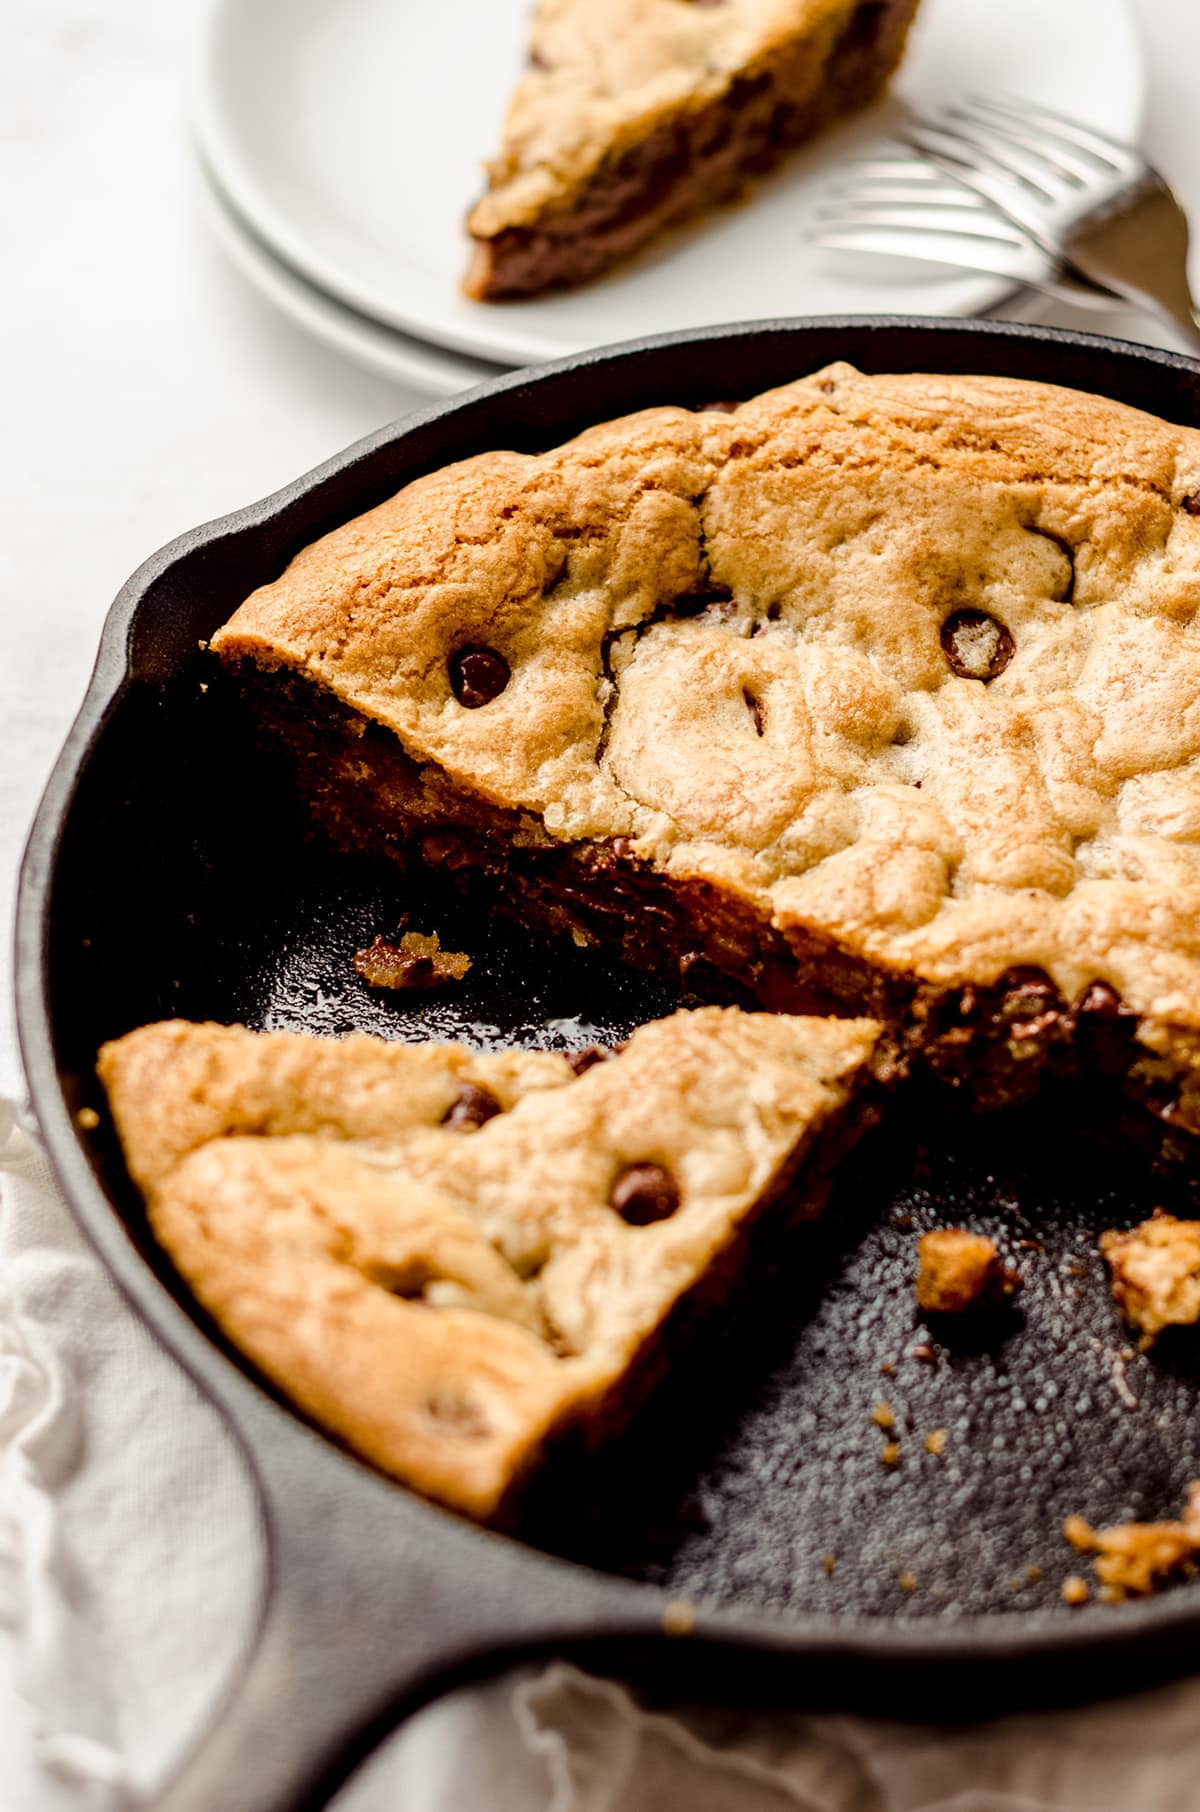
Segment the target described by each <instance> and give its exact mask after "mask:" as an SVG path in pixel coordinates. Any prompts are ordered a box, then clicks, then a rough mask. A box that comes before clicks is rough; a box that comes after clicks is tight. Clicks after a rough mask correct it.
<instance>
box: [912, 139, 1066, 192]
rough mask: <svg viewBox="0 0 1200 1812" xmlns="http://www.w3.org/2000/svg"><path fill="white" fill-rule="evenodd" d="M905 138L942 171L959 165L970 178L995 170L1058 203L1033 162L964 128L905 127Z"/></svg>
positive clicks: (1041, 170) (1043, 172)
mask: <svg viewBox="0 0 1200 1812" xmlns="http://www.w3.org/2000/svg"><path fill="white" fill-rule="evenodd" d="M905 138H906V140H907V142H908V143H909V144H910V145H915V146H916V148H917V150H918V151H923V152H924V153H925V155H926V156H927V157H932V158H933V159H934V160H935V162H937V163H938V164H940V165H941V167H942V168H943V169H947V168H952V166H954V165H955V164H959V165H961V166H962V167H963V169H964V171H965V172H967V173H969V176H970V177H972V178H973V177H974V176H975V175H976V174H983V173H986V172H987V171H988V170H989V169H990V170H998V171H1000V172H1001V173H1002V174H1003V175H1004V176H1007V177H1010V178H1013V179H1015V180H1016V182H1018V183H1025V184H1027V185H1028V187H1029V188H1030V189H1032V190H1033V191H1034V192H1035V193H1036V194H1038V195H1040V196H1041V197H1042V200H1043V201H1046V202H1055V201H1058V200H1059V199H1060V195H1059V192H1058V191H1056V190H1055V189H1053V188H1052V187H1051V186H1050V184H1051V176H1050V173H1049V172H1048V171H1047V170H1046V169H1045V167H1044V166H1043V165H1042V164H1041V163H1039V161H1038V160H1037V159H1036V158H1031V157H1028V156H1026V155H1025V154H1023V153H1022V152H1020V151H1018V150H1016V148H1015V147H1012V146H1009V145H1002V146H999V147H997V145H996V144H995V142H994V141H992V140H989V139H986V138H985V139H984V140H982V141H981V140H980V138H979V136H978V135H977V134H975V133H972V132H971V131H969V130H968V129H967V128H965V127H961V126H948V125H941V124H937V125H932V124H931V125H928V126H920V125H914V126H911V127H909V129H908V131H907V132H906V134H905ZM964 179H965V178H964ZM998 205H999V206H1001V207H1003V206H1005V205H1006V204H1005V203H1004V202H1003V201H1001V202H999V203H998Z"/></svg>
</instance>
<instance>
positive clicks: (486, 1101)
mask: <svg viewBox="0 0 1200 1812" xmlns="http://www.w3.org/2000/svg"><path fill="white" fill-rule="evenodd" d="M503 1112H504V1109H503V1108H502V1107H501V1105H500V1103H499V1102H498V1101H497V1099H496V1097H495V1095H493V1094H492V1092H491V1090H490V1089H486V1088H477V1087H476V1085H475V1083H473V1082H463V1083H461V1084H460V1085H459V1090H458V1094H457V1095H456V1096H455V1098H454V1100H453V1101H452V1102H451V1103H450V1106H449V1107H448V1108H447V1109H446V1112H445V1113H444V1114H443V1116H442V1125H443V1126H448V1127H450V1128H451V1130H452V1131H454V1132H465V1131H466V1130H467V1128H468V1127H473V1126H483V1125H484V1124H485V1123H486V1122H487V1121H488V1120H494V1119H495V1118H496V1115H497V1114H502V1113H503Z"/></svg>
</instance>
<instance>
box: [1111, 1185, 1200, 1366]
mask: <svg viewBox="0 0 1200 1812" xmlns="http://www.w3.org/2000/svg"><path fill="white" fill-rule="evenodd" d="M1100 1250H1101V1252H1102V1253H1103V1254H1104V1258H1105V1262H1106V1263H1107V1265H1108V1269H1109V1276H1110V1279H1111V1282H1112V1293H1113V1296H1114V1297H1115V1299H1116V1302H1117V1304H1118V1306H1119V1308H1120V1310H1121V1313H1122V1314H1123V1315H1124V1317H1125V1319H1126V1321H1127V1322H1128V1323H1129V1325H1130V1326H1131V1327H1133V1328H1136V1329H1137V1330H1138V1332H1139V1333H1140V1334H1141V1336H1142V1342H1141V1344H1142V1348H1143V1350H1145V1349H1146V1348H1147V1347H1150V1346H1152V1345H1153V1344H1154V1342H1155V1340H1157V1338H1158V1336H1159V1335H1160V1334H1161V1333H1162V1331H1163V1329H1164V1328H1168V1327H1191V1326H1193V1325H1194V1324H1195V1323H1196V1322H1198V1321H1200V1221H1181V1220H1177V1219H1176V1217H1175V1216H1174V1215H1173V1214H1164V1213H1163V1211H1162V1209H1161V1208H1158V1209H1156V1210H1155V1212H1154V1213H1153V1214H1152V1215H1151V1217H1150V1219H1149V1220H1148V1221H1143V1222H1142V1223H1141V1225H1140V1226H1138V1227H1131V1228H1130V1229H1129V1230H1128V1232H1126V1233H1118V1232H1111V1233H1103V1234H1101V1236H1100Z"/></svg>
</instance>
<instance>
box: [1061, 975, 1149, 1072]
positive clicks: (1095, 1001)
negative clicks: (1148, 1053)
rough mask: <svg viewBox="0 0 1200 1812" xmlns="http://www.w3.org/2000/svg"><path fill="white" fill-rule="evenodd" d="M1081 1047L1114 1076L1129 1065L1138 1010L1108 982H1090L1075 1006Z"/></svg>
mask: <svg viewBox="0 0 1200 1812" xmlns="http://www.w3.org/2000/svg"><path fill="white" fill-rule="evenodd" d="M1075 1015H1076V1024H1077V1026H1078V1039H1079V1045H1080V1049H1081V1051H1082V1053H1083V1055H1084V1058H1085V1060H1086V1061H1087V1062H1088V1064H1089V1065H1091V1066H1093V1067H1095V1068H1096V1069H1098V1070H1099V1071H1100V1072H1101V1074H1102V1075H1106V1076H1117V1075H1120V1074H1122V1072H1123V1071H1124V1070H1125V1069H1126V1068H1127V1067H1128V1064H1129V1061H1130V1055H1131V1051H1132V1046H1133V1040H1134V1035H1135V1031H1136V1027H1137V1014H1136V1013H1135V1012H1134V1011H1133V1009H1132V1008H1131V1007H1127V1006H1126V1005H1125V1003H1124V1001H1123V1000H1122V999H1121V996H1120V995H1119V994H1118V993H1117V991H1116V989H1115V988H1112V987H1110V986H1109V984H1108V983H1107V982H1102V981H1096V982H1092V983H1091V984H1090V986H1089V987H1088V988H1086V989H1085V990H1084V993H1083V995H1082V997H1081V999H1080V1001H1079V1005H1078V1006H1077V1007H1076V1009H1075Z"/></svg>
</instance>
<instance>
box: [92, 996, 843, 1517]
mask: <svg viewBox="0 0 1200 1812" xmlns="http://www.w3.org/2000/svg"><path fill="white" fill-rule="evenodd" d="M877 1032H878V1027H876V1026H875V1025H874V1024H872V1023H871V1022H868V1021H862V1020H859V1021H852V1020H839V1021H834V1020H806V1019H802V1018H777V1017H774V1016H772V1015H768V1014H747V1013H742V1012H740V1011H739V1010H737V1009H736V1008H725V1009H721V1008H713V1007H710V1008H704V1009H701V1010H699V1011H696V1012H681V1013H677V1014H675V1015H673V1016H672V1017H671V1018H669V1019H666V1020H660V1021H657V1022H654V1023H652V1024H650V1025H647V1026H643V1027H641V1028H640V1029H639V1030H638V1031H637V1032H635V1033H634V1034H633V1036H632V1038H630V1039H629V1041H628V1042H627V1044H625V1045H624V1046H623V1047H622V1048H621V1049H620V1050H619V1051H618V1052H616V1053H614V1054H613V1055H612V1056H610V1057H609V1058H608V1060H607V1061H603V1062H593V1063H592V1064H591V1065H590V1067H588V1068H586V1069H584V1070H582V1073H578V1074H577V1073H576V1066H573V1065H572V1062H571V1060H570V1059H569V1058H568V1057H566V1056H563V1055H561V1054H560V1055H554V1054H549V1053H540V1054H539V1053H528V1052H504V1053H500V1054H497V1055H494V1056H479V1055H477V1054H474V1053H471V1052H468V1051H466V1050H464V1049H462V1048H461V1047H458V1046H454V1045H449V1046H435V1045H424V1046H410V1045H397V1044H389V1043H385V1042H384V1041H382V1040H379V1039H374V1038H367V1037H361V1036H357V1037H352V1038H348V1039H346V1040H344V1041H339V1040H330V1039H315V1038H309V1037H305V1036H303V1035H300V1034H288V1033H263V1034H260V1033H254V1032H249V1031H245V1030H243V1029H241V1028H237V1027H232V1028H230V1027H222V1026H213V1025H191V1024H187V1023H185V1022H182V1021H170V1022H166V1023H163V1024H159V1025H153V1026H147V1027H144V1028H143V1029H141V1030H140V1031H136V1032H131V1033H130V1034H128V1035H127V1036H126V1037H124V1038H121V1039H119V1040H117V1041H116V1042H114V1043H112V1044H109V1045H106V1046H105V1047H104V1049H103V1051H102V1052H101V1054H100V1061H99V1069H100V1075H101V1077H102V1079H103V1081H104V1084H105V1087H106V1089H107V1091H108V1095H109V1100H110V1103H111V1107H112V1112H113V1117H114V1120H115V1122H116V1126H117V1130H118V1132H119V1134H120V1137H121V1141H122V1144H123V1147H124V1150H125V1154H126V1159H127V1162H128V1165H129V1169H130V1172H131V1174H132V1176H133V1178H134V1180H135V1181H136V1182H137V1183H138V1184H139V1186H140V1187H141V1189H142V1191H143V1192H144V1194H145V1196H146V1200H147V1203H148V1207H149V1215H150V1221H151V1225H152V1227H153V1229H154V1232H155V1234H156V1235H157V1237H158V1238H159V1240H160V1241H161V1242H162V1244H163V1245H164V1246H165V1247H166V1249H167V1251H168V1252H169V1253H170V1255H171V1257H172V1259H173V1261H174V1263H175V1265H176V1266H177V1268H178V1270H179V1271H180V1273H181V1274H182V1276H183V1277H184V1279H185V1280H186V1282H187V1283H188V1284H189V1285H190V1287H191V1289H192V1290H193V1291H194V1293H195V1295H196V1296H197V1298H198V1299H199V1301H200V1302H201V1303H202V1304H203V1306H204V1307H205V1308H206V1309H207V1310H208V1312H209V1313H210V1314H211V1315H212V1316H213V1318H214V1320H215V1321H216V1322H217V1323H218V1324H219V1325H220V1327H221V1328H222V1329H223V1330H224V1332H225V1333H226V1334H227V1335H228V1336H229V1338H230V1339H231V1340H232V1341H233V1342H234V1343H235V1344H236V1345H237V1346H238V1347H240V1348H241V1349H242V1350H243V1351H244V1352H245V1353H246V1354H247V1355H248V1357H249V1358H250V1359H251V1360H252V1361H253V1362H254V1363H255V1364H256V1365H257V1366H259V1367H260V1369H261V1370H262V1371H263V1372H264V1373H265V1374H266V1375H267V1376H268V1377H269V1378H271V1379H272V1380H273V1381H274V1382H275V1383H276V1384H277V1385H278V1386H279V1387H280V1388H281V1389H282V1390H284V1391H285V1392H286V1393H287V1394H288V1395H289V1396H290V1397H292V1398H293V1399H294V1400H295V1402H296V1403H297V1404H298V1405H299V1407H300V1408H301V1409H302V1410H304V1411H305V1412H306V1413H307V1414H308V1415H310V1416H311V1417H312V1418H313V1419H314V1420H315V1421H317V1422H319V1423H321V1424H322V1425H323V1426H324V1427H325V1428H327V1429H328V1430H329V1431H330V1432H332V1433H333V1434H334V1435H336V1436H338V1437H339V1438H340V1439H341V1440H343V1441H344V1442H345V1443H346V1444H347V1445H348V1446H350V1447H352V1448H354V1449H355V1450H356V1451H357V1452H359V1453H360V1454H362V1455H363V1456H364V1457H365V1458H367V1459H368V1460H371V1461H372V1462H373V1463H374V1464H376V1465H377V1466H379V1467H381V1468H382V1469H383V1470H384V1471H387V1472H390V1473H392V1474H393V1475H394V1476H395V1477H397V1478H399V1479H401V1480H403V1481H404V1482H405V1483H406V1484H409V1485H411V1486H413V1487H414V1488H415V1489H417V1490H419V1491H423V1492H425V1493H426V1494H427V1495H429V1496H431V1497H434V1498H437V1499H439V1500H440V1501H441V1502H443V1503H446V1504H450V1505H452V1506H453V1507H454V1508H455V1509H458V1510H461V1511H464V1512H465V1513H467V1514H468V1515H471V1516H475V1517H478V1518H481V1519H483V1520H485V1521H495V1520H501V1521H502V1520H505V1519H506V1518H507V1517H508V1515H509V1514H510V1513H511V1511H512V1509H513V1506H514V1504H515V1502H516V1499H517V1497H518V1494H519V1491H520V1488H521V1486H522V1484H523V1483H524V1482H525V1481H526V1480H527V1478H528V1477H529V1475H530V1474H531V1472H532V1471H533V1470H534V1469H535V1468H536V1467H537V1466H538V1464H539V1462H540V1460H541V1458H542V1456H543V1454H544V1453H545V1450H546V1448H547V1445H548V1444H549V1443H551V1442H552V1441H553V1440H554V1439H556V1438H557V1437H560V1436H562V1435H563V1434H565V1433H566V1432H567V1431H568V1430H570V1431H574V1432H575V1433H577V1434H579V1435H580V1436H582V1438H583V1439H584V1440H585V1441H593V1440H599V1439H600V1438H602V1437H603V1436H604V1435H605V1434H607V1433H608V1432H610V1431H611V1430H612V1429H614V1428H616V1427H619V1426H620V1425H621V1423H622V1422H623V1421H624V1420H625V1419H626V1417H627V1416H628V1415H629V1413H630V1412H631V1411H632V1409H633V1408H634V1406H635V1404H636V1402H637V1399H638V1397H639V1395H640V1394H642V1392H644V1390H645V1389H646V1387H647V1385H648V1384H649V1382H650V1379H651V1376H652V1372H653V1370H654V1368H655V1367H657V1366H659V1365H660V1364H661V1363H662V1360H663V1357H664V1355H665V1354H666V1353H667V1352H668V1347H669V1342H670V1340H671V1338H672V1330H673V1329H675V1328H676V1327H677V1325H678V1322H677V1315H678V1312H680V1311H682V1310H683V1308H684V1307H685V1305H686V1306H687V1307H688V1308H689V1309H690V1308H691V1307H694V1306H696V1304H697V1302H698V1301H702V1300H704V1299H706V1298H708V1297H712V1296H715V1295H717V1294H719V1293H723V1292H725V1291H726V1290H727V1289H728V1287H729V1284H730V1281H731V1279H732V1277H733V1276H734V1275H735V1274H736V1271H737V1269H738V1261H739V1258H740V1255H741V1253H742V1251H743V1248H744V1243H745V1239H746V1236H747V1234H748V1232H749V1230H750V1227H751V1225H752V1224H753V1223H754V1222H755V1221H756V1220H757V1218H758V1216H759V1215H760V1214H761V1213H762V1212H763V1211H764V1210H765V1209H767V1208H768V1207H769V1206H770V1205H772V1204H774V1205H776V1209H777V1212H779V1213H781V1214H782V1213H784V1212H785V1211H786V1213H788V1214H797V1213H803V1212H808V1213H815V1212H816V1211H817V1209H818V1208H819V1207H820V1205H821V1203H822V1201H823V1199H824V1195H825V1193H826V1191H827V1189H828V1184H829V1179H830V1171H831V1167H832V1165H833V1163H834V1162H835V1160H836V1157H837V1155H838V1154H839V1153H840V1152H841V1151H842V1150H844V1149H845V1147H846V1146H847V1144H848V1143H849V1142H850V1141H851V1140H852V1139H853V1137H854V1136H855V1135H856V1134H857V1132H858V1130H859V1129H860V1127H861V1126H862V1125H863V1124H865V1123H867V1122H868V1121H869V1119H870V1118H871V1109H870V1107H869V1105H868V1103H867V1102H866V1101H865V1100H863V1099H862V1098H861V1097H860V1093H859V1091H860V1089H861V1087H862V1085H863V1083H864V1082H865V1080H866V1078H867V1075H868V1068H869V1063H870V1059H871V1056H872V1052H873V1050H874V1046H875V1042H876V1036H877ZM855 1104H856V1105H855Z"/></svg>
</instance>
